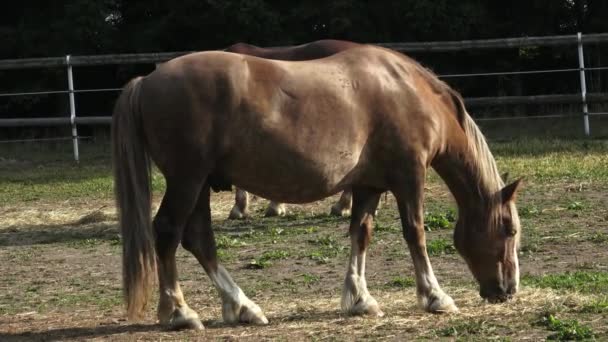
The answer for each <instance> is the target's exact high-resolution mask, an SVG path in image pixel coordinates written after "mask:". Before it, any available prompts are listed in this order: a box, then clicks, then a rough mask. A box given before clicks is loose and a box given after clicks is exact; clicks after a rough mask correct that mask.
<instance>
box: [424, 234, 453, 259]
mask: <svg viewBox="0 0 608 342" xmlns="http://www.w3.org/2000/svg"><path fill="white" fill-rule="evenodd" d="M426 251H427V253H428V254H429V255H431V256H433V255H442V254H454V253H456V248H454V245H453V244H452V242H450V241H449V240H447V239H444V238H439V239H435V240H431V241H428V242H427V244H426Z"/></svg>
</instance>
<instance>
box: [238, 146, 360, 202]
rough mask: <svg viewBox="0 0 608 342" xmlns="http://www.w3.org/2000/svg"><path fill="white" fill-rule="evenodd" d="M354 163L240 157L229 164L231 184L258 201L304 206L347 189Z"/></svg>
mask: <svg viewBox="0 0 608 342" xmlns="http://www.w3.org/2000/svg"><path fill="white" fill-rule="evenodd" d="M355 165H356V163H354V162H353V160H352V158H346V157H345V156H342V157H340V156H335V157H331V156H329V155H328V154H323V153H319V154H316V155H315V156H302V155H293V154H285V153H278V152H277V153H271V154H267V155H265V154H261V153H258V154H257V155H242V156H238V157H235V158H234V159H233V160H232V163H231V167H230V170H229V172H228V173H229V174H230V179H231V181H232V183H233V184H234V185H235V186H237V187H239V188H241V189H245V190H247V191H250V192H252V193H254V194H256V195H259V196H261V197H264V198H267V199H270V200H275V201H280V202H287V203H306V202H313V201H316V200H320V199H323V198H325V197H328V196H330V195H333V194H335V193H337V192H339V191H341V190H343V189H344V188H346V187H348V186H349V185H350V182H351V181H352V179H353V176H354V167H355Z"/></svg>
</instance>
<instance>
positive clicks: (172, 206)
mask: <svg viewBox="0 0 608 342" xmlns="http://www.w3.org/2000/svg"><path fill="white" fill-rule="evenodd" d="M112 135H113V138H112V140H113V165H114V180H115V186H116V195H117V205H118V209H119V217H120V226H121V232H122V238H123V273H124V286H125V295H126V301H127V306H128V312H129V315H130V317H138V316H139V315H140V314H141V313H142V310H143V309H144V308H145V305H146V303H147V301H148V298H149V292H150V288H151V285H152V283H153V279H154V272H155V271H157V272H158V279H159V286H160V299H159V306H158V317H159V320H160V322H161V323H162V324H166V325H169V326H171V327H173V328H180V327H189V328H202V324H201V322H200V320H199V318H198V315H197V314H196V312H195V311H194V310H192V309H190V308H189V307H188V305H187V304H186V301H185V300H184V296H183V294H182V292H181V290H180V287H179V284H178V280H177V270H176V262H175V251H176V248H177V246H178V245H179V244H180V242H181V243H182V245H183V247H184V248H185V249H186V250H188V251H190V252H191V253H192V254H194V256H195V257H196V258H197V259H198V261H199V262H200V263H201V265H202V266H203V268H204V269H205V271H206V272H207V274H208V275H209V277H210V279H211V281H212V282H213V284H214V285H215V286H216V288H217V290H218V291H219V293H220V296H221V298H222V302H223V304H222V314H223V318H224V320H225V321H226V322H229V323H233V322H239V321H240V322H253V323H259V324H265V323H267V322H268V320H267V319H266V317H265V316H264V314H263V313H262V310H261V309H260V308H259V307H258V306H257V305H256V304H254V303H253V302H252V301H251V300H249V299H248V298H247V297H246V296H245V294H244V293H243V291H241V289H240V288H239V287H238V286H237V285H236V283H235V282H234V281H233V280H232V278H231V277H230V275H229V274H228V272H227V271H226V270H225V269H224V268H223V267H222V266H220V265H219V264H218V261H217V255H216V245H215V239H214V236H213V230H212V229H211V215H210V203H209V198H210V197H209V194H210V189H214V190H223V189H226V190H229V189H231V186H232V185H236V186H238V187H240V188H243V189H246V190H248V191H251V192H253V193H256V194H258V195H260V196H263V197H265V198H269V199H271V200H275V201H283V202H288V203H305V202H311V201H316V200H319V199H322V198H325V197H328V196H330V195H332V194H335V193H337V192H339V191H342V190H344V189H347V188H352V191H353V209H352V214H351V224H350V238H351V256H350V263H349V266H348V270H347V273H346V278H345V281H344V290H343V295H342V308H343V310H344V311H345V312H348V313H351V314H370V315H378V316H380V315H382V311H381V310H380V307H379V305H378V303H377V302H376V300H375V299H374V298H373V297H372V296H371V295H370V293H369V292H368V290H367V284H366V280H365V256H366V251H367V247H368V245H369V242H370V239H371V234H372V227H373V222H372V220H373V212H374V210H375V209H376V206H377V204H378V200H379V198H380V195H381V193H382V192H384V191H387V190H389V191H391V192H392V193H393V195H394V196H395V198H396V201H397V205H398V209H399V213H400V216H401V222H402V226H403V236H404V238H405V240H406V242H407V244H408V246H409V250H410V254H411V257H412V260H413V263H414V268H415V272H416V288H417V295H418V302H419V305H420V306H421V307H422V308H423V309H424V310H427V311H430V312H446V311H455V310H457V309H456V306H455V304H454V301H453V300H452V298H451V297H450V296H448V295H447V294H446V293H445V292H444V291H443V290H442V289H441V287H440V286H439V283H438V282H437V279H436V278H435V275H434V273H433V269H432V267H431V263H430V260H429V257H428V254H427V252H426V243H425V234H424V225H423V192H424V180H425V175H426V172H427V168H428V167H429V166H432V167H433V168H434V169H435V170H436V171H437V172H438V173H439V175H440V176H441V177H442V178H443V179H444V181H445V182H446V183H447V185H448V187H449V188H450V190H451V192H452V194H453V195H454V197H455V199H456V202H457V204H458V216H459V217H458V221H457V224H456V227H455V231H454V242H455V246H456V248H457V250H458V251H459V253H460V254H461V255H462V256H463V258H464V260H465V261H466V262H467V264H468V266H469V268H470V270H471V272H472V273H473V275H474V277H475V278H476V280H477V282H478V283H479V286H480V295H481V296H482V297H483V298H486V299H488V300H489V301H491V302H500V301H505V300H506V299H508V298H509V297H510V296H511V295H513V294H514V293H515V292H516V291H517V288H518V283H519V266H518V259H517V248H518V244H519V236H520V224H519V219H518V214H517V210H516V207H515V203H514V200H515V196H516V192H517V189H518V188H519V185H520V181H515V182H514V183H511V184H510V185H507V186H504V184H503V181H502V179H501V177H500V175H499V174H498V170H497V167H496V163H495V161H494V158H493V157H492V154H491V152H490V150H489V149H488V146H487V144H486V141H485V139H484V137H483V135H482V133H481V132H480V130H479V129H478V127H477V126H476V125H475V123H474V122H473V120H472V118H471V117H470V116H469V114H468V113H467V111H466V110H465V108H464V105H463V102H462V99H461V98H460V96H459V95H458V94H457V93H456V92H455V91H453V90H452V89H451V88H449V87H448V86H447V85H446V84H445V83H443V82H441V81H440V80H438V79H437V78H436V77H435V76H434V75H433V74H431V73H430V72H429V71H427V70H426V69H424V68H423V67H421V66H420V65H419V64H417V63H416V62H414V61H412V60H411V59H409V58H407V57H405V56H403V55H401V54H399V53H396V52H394V51H391V50H387V49H383V48H379V47H373V46H362V47H358V48H353V49H349V50H347V51H344V52H341V53H338V54H335V55H333V56H331V57H327V58H322V59H316V60H312V61H302V62H287V61H275V60H268V59H261V58H257V57H252V56H246V55H240V54H234V53H227V52H219V51H215V52H201V53H195V54H190V55H186V56H183V57H179V58H176V59H174V60H172V61H169V62H167V63H165V64H163V65H162V66H160V67H159V68H158V69H156V70H155V71H154V72H152V73H151V74H149V75H148V76H146V77H138V78H135V79H133V80H132V81H131V82H129V83H128V85H127V86H126V88H125V90H124V91H123V93H122V94H121V96H120V98H119V99H118V102H117V104H116V107H115V110H114V116H113V122H112ZM150 160H152V161H153V162H154V163H155V164H156V165H157V167H158V169H159V170H160V171H161V172H162V174H163V175H164V177H165V179H166V184H167V189H166V193H165V195H164V197H163V200H162V203H161V205H160V208H159V210H158V213H157V214H156V217H155V218H154V220H153V221H152V220H151V212H150V211H151V209H150V206H151V203H150V198H151V192H150V163H151V162H150ZM157 260H158V261H157Z"/></svg>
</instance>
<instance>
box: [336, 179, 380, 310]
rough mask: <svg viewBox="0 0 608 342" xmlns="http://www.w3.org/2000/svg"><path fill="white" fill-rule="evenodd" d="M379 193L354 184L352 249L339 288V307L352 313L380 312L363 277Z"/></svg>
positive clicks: (351, 228)
mask: <svg viewBox="0 0 608 342" xmlns="http://www.w3.org/2000/svg"><path fill="white" fill-rule="evenodd" d="M380 195H381V192H379V191H377V190H375V189H369V188H353V210H352V215H351V218H350V241H351V252H350V263H349V265H348V270H347V273H346V279H345V280H344V290H343V292H342V310H344V311H345V312H347V313H350V314H354V315H361V314H368V315H374V316H382V315H383V313H382V311H381V310H380V307H379V306H378V303H377V302H376V300H375V299H374V298H373V297H372V296H371V295H370V294H369V291H368V290H367V282H366V280H365V254H366V251H367V246H368V245H369V242H370V239H371V235H372V227H373V217H374V211H375V210H376V207H377V206H378V201H379V200H380Z"/></svg>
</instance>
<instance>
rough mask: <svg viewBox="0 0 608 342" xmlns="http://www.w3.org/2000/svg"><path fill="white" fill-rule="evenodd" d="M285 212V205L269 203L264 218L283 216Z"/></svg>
mask: <svg viewBox="0 0 608 342" xmlns="http://www.w3.org/2000/svg"><path fill="white" fill-rule="evenodd" d="M286 212H287V210H285V204H284V203H279V202H275V201H270V203H269V204H268V208H266V212H265V213H264V216H266V217H272V216H284V215H285V213H286Z"/></svg>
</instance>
